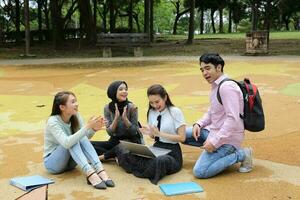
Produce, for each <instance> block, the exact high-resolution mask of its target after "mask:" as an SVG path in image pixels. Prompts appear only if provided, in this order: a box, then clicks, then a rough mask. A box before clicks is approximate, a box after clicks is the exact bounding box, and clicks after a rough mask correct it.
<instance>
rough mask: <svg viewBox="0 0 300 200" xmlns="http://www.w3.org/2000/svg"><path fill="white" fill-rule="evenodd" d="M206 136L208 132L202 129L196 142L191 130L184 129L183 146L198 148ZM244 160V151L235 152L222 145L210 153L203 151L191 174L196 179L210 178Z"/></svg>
mask: <svg viewBox="0 0 300 200" xmlns="http://www.w3.org/2000/svg"><path fill="white" fill-rule="evenodd" d="M208 135H209V131H208V130H206V129H203V128H202V129H201V132H200V136H199V137H198V141H196V140H195V139H194V137H193V128H192V127H188V128H187V129H186V140H185V142H184V144H187V145H192V146H199V147H200V146H202V145H203V143H204V142H205V140H206V139H207V137H208ZM244 159H245V153H244V150H242V149H239V150H237V149H236V148H235V147H234V146H232V145H230V144H224V145H222V146H220V147H219V148H218V149H217V150H216V151H214V152H212V153H209V152H207V151H206V150H204V151H203V152H202V154H201V155H200V157H199V158H198V160H197V161H196V164H195V166H194V169H193V173H194V176H195V177H197V178H210V177H213V176H215V175H217V174H219V173H220V172H222V171H224V170H225V169H226V168H228V167H229V166H231V165H233V164H235V163H238V162H241V161H243V160H244Z"/></svg>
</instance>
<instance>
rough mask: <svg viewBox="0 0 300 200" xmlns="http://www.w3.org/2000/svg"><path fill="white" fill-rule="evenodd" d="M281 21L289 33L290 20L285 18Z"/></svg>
mask: <svg viewBox="0 0 300 200" xmlns="http://www.w3.org/2000/svg"><path fill="white" fill-rule="evenodd" d="M283 21H284V24H285V29H286V30H287V31H289V30H290V28H289V22H290V18H288V17H286V18H285V19H283Z"/></svg>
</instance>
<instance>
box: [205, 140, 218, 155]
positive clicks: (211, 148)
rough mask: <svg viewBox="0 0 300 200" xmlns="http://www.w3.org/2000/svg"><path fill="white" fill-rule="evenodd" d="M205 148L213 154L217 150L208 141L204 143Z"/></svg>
mask: <svg viewBox="0 0 300 200" xmlns="http://www.w3.org/2000/svg"><path fill="white" fill-rule="evenodd" d="M203 148H204V149H205V150H206V151H207V152H209V153H212V152H214V151H215V150H216V148H215V146H214V145H213V144H212V143H210V142H209V141H207V140H206V141H205V142H204V145H203Z"/></svg>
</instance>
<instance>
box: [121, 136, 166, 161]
mask: <svg viewBox="0 0 300 200" xmlns="http://www.w3.org/2000/svg"><path fill="white" fill-rule="evenodd" d="M120 143H121V144H122V145H124V146H125V147H126V148H127V149H128V150H129V151H130V152H131V153H132V154H135V155H139V156H143V157H147V158H156V157H158V156H163V155H166V154H168V153H170V152H171V150H169V149H163V148H159V147H154V146H150V147H148V146H146V145H143V144H137V143H133V142H127V141H123V140H120Z"/></svg>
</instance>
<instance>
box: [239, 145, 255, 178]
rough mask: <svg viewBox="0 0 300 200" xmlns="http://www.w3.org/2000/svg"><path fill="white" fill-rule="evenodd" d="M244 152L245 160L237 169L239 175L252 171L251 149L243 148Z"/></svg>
mask: <svg viewBox="0 0 300 200" xmlns="http://www.w3.org/2000/svg"><path fill="white" fill-rule="evenodd" d="M244 152H245V160H244V161H243V162H242V163H241V166H240V168H239V172H241V173H247V172H250V171H252V169H253V162H252V152H253V150H252V148H251V147H249V148H244Z"/></svg>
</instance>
